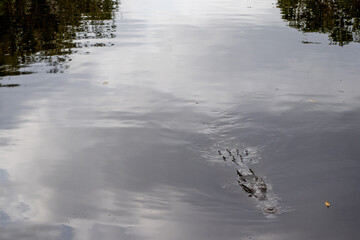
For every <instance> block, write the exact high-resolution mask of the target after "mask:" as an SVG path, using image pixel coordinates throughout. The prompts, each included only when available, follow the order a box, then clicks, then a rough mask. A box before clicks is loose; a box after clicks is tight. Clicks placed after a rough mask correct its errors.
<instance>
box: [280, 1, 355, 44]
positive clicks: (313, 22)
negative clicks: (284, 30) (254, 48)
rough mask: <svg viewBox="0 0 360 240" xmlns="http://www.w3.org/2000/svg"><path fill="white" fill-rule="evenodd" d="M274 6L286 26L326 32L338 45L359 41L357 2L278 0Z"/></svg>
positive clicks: (306, 30)
mask: <svg viewBox="0 0 360 240" xmlns="http://www.w3.org/2000/svg"><path fill="white" fill-rule="evenodd" d="M278 7H279V8H280V9H281V13H282V18H283V19H285V20H287V21H289V26H290V27H293V28H296V29H299V30H301V31H303V32H320V33H327V34H328V35H329V38H330V41H331V43H332V44H338V45H340V46H343V45H345V44H348V43H349V42H352V41H354V42H360V0H278Z"/></svg>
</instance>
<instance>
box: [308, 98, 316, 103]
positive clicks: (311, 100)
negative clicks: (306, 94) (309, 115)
mask: <svg viewBox="0 0 360 240" xmlns="http://www.w3.org/2000/svg"><path fill="white" fill-rule="evenodd" d="M307 102H311V103H314V102H316V100H313V99H309V100H307Z"/></svg>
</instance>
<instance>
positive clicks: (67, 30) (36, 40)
mask: <svg viewBox="0 0 360 240" xmlns="http://www.w3.org/2000/svg"><path fill="white" fill-rule="evenodd" d="M116 6H117V2H116V1H113V0H98V1H92V0H81V1H63V0H55V1H46V0H42V1H33V0H18V1H11V0H4V1H1V3H0V33H1V35H0V38H1V41H0V76H6V75H18V74H23V73H31V72H33V71H36V68H35V69H34V68H30V69H26V67H29V64H34V63H40V62H41V63H46V65H50V66H51V68H50V69H49V70H48V71H50V72H55V73H56V72H62V71H64V69H66V68H67V67H68V66H69V65H68V63H67V62H68V61H70V60H71V59H70V54H72V53H74V52H75V51H76V50H75V48H76V47H81V46H82V44H80V45H79V42H74V40H78V39H84V38H86V39H87V38H88V35H89V36H93V38H94V37H96V38H97V39H100V38H110V37H113V35H112V32H114V27H115V26H114V25H113V24H112V23H111V22H112V21H109V20H112V19H113V18H114V11H115V10H116ZM107 21H108V22H107ZM98 44H100V43H98ZM102 44H104V43H102Z"/></svg>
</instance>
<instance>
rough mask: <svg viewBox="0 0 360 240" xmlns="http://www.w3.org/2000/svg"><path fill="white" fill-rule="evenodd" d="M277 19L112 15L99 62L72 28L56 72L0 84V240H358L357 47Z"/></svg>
mask: <svg viewBox="0 0 360 240" xmlns="http://www.w3.org/2000/svg"><path fill="white" fill-rule="evenodd" d="M275 4H276V2H269V1H259V2H256V3H254V2H252V1H248V2H239V1H217V0H212V1H209V0H206V1H205V0H203V1H202V0H199V1H197V2H194V1H183V0H181V1H164V2H161V3H159V2H158V1H140V2H139V1H124V2H123V3H122V4H121V9H119V11H114V12H113V14H114V15H113V17H112V20H111V21H113V25H115V26H116V28H111V29H112V30H111V31H109V32H107V33H109V35H106V36H109V37H110V39H111V42H110V43H113V44H114V45H112V46H111V47H101V48H99V47H97V46H96V43H105V44H107V41H98V39H97V38H96V34H88V33H89V32H91V31H93V30H94V32H96V30H95V29H96V28H94V27H93V25H91V24H88V23H89V22H87V20H86V18H84V19H83V20H82V21H80V22H79V25H78V26H77V29H78V30H77V31H75V35H76V36H77V37H78V38H77V40H73V42H74V43H76V42H79V43H81V44H84V47H85V44H88V47H87V48H86V51H87V52H88V54H71V55H69V58H71V59H72V61H69V62H68V63H67V64H68V65H69V66H70V67H69V68H67V70H66V71H64V73H62V74H49V73H48V72H46V71H42V72H40V71H39V72H37V73H34V74H22V75H10V76H9V75H7V76H5V77H3V78H2V80H1V84H2V86H5V85H10V84H19V85H20V86H19V87H1V88H0V156H1V157H0V166H1V167H0V232H1V237H0V238H1V239H101V238H104V239H157V240H158V239H164V240H165V239H175V240H176V239H214V240H215V239H229V240H230V239H260V240H262V239H265V240H272V239H284V240H285V239H295V240H300V239H301V240H303V239H334V240H335V239H354V238H356V235H357V226H358V225H359V223H360V222H359V220H358V215H359V213H360V212H359V208H358V201H357V200H356V199H358V198H359V196H360V191H359V189H360V188H359V180H360V179H359V175H358V172H359V170H360V169H359V168H360V163H359V159H358V156H359V155H360V146H359V141H358V139H359V136H360V124H359V123H360V109H359V106H360V95H359V92H358V89H359V81H358V76H359V73H360V72H359V69H358V66H359V64H360V62H359V61H360V59H359V58H358V56H359V49H358V45H357V44H351V43H349V44H348V45H346V46H344V47H342V48H340V47H338V46H334V45H328V44H318V45H307V44H302V43H301V40H302V39H303V33H301V32H298V31H294V30H293V29H291V28H289V27H288V26H286V23H284V22H283V20H282V19H281V14H280V9H278V8H275V7H274V6H275ZM112 34H113V35H112ZM314 37H315V38H316V40H317V41H320V42H326V41H327V39H326V36H325V40H324V34H320V33H319V34H315V33H314ZM105 39H107V38H105ZM93 40H94V41H93ZM30 65H31V64H30ZM226 148H232V149H235V148H239V149H241V150H244V149H247V150H249V153H250V155H251V157H252V158H253V162H252V163H249V166H250V167H251V168H252V169H253V170H254V172H255V173H256V175H257V176H260V177H262V178H264V180H265V182H266V184H267V185H268V186H269V190H268V193H269V199H272V200H274V201H275V202H276V204H277V205H276V207H277V208H278V209H279V210H280V211H279V212H278V213H277V214H273V215H264V214H263V212H262V209H261V207H262V205H261V201H259V200H257V199H256V198H249V197H248V195H247V194H246V193H245V192H244V191H243V189H242V188H241V187H240V186H239V185H238V184H237V175H236V166H234V164H232V163H231V162H224V161H223V160H222V159H221V158H220V157H219V155H218V150H224V149H226ZM324 201H329V202H330V203H331V207H330V208H326V207H325V205H324Z"/></svg>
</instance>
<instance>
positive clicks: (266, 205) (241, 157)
mask: <svg viewBox="0 0 360 240" xmlns="http://www.w3.org/2000/svg"><path fill="white" fill-rule="evenodd" d="M218 153H219V155H220V157H221V158H222V159H223V161H229V160H231V162H233V164H234V165H235V166H236V174H237V177H238V178H237V181H238V184H239V186H240V187H241V188H242V189H243V190H244V192H246V193H247V194H248V195H249V197H253V198H255V199H257V200H258V201H261V202H262V203H263V204H262V206H263V207H262V211H263V213H264V214H274V213H277V212H278V209H277V208H276V207H275V204H273V203H272V202H271V201H270V200H269V198H268V196H267V193H268V186H267V184H266V183H265V181H264V179H263V178H261V177H258V176H257V175H256V174H255V173H254V171H253V170H252V169H251V168H249V167H248V166H247V164H248V163H249V162H251V161H252V158H250V154H249V150H247V149H246V150H244V151H242V152H240V151H239V149H237V148H236V149H228V148H226V150H225V151H220V150H218Z"/></svg>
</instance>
